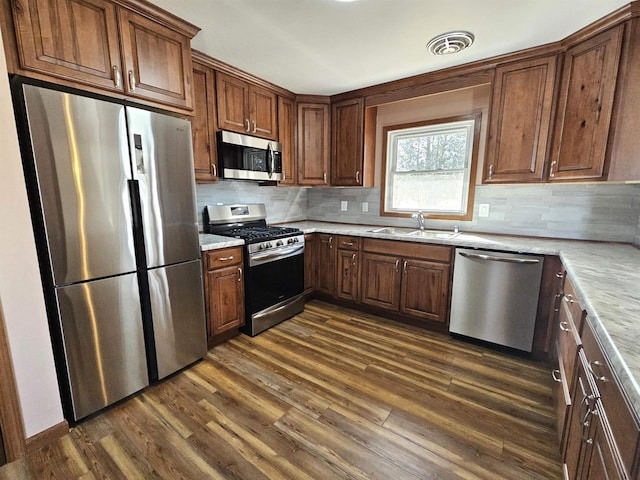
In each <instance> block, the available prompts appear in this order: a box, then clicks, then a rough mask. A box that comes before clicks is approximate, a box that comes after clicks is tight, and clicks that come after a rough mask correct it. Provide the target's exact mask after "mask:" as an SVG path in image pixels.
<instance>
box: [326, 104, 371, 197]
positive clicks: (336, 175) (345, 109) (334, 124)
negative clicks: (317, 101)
mask: <svg viewBox="0 0 640 480" xmlns="http://www.w3.org/2000/svg"><path fill="white" fill-rule="evenodd" d="M363 121H364V100H363V99H362V98H357V99H355V100H345V101H343V102H338V103H336V104H334V105H332V107H331V184H332V185H335V186H360V185H362V173H363V172H362V168H363V167H362V166H363V163H362V162H363V157H362V155H363V151H362V148H363V142H364V138H363V135H364V131H363V128H362V127H363Z"/></svg>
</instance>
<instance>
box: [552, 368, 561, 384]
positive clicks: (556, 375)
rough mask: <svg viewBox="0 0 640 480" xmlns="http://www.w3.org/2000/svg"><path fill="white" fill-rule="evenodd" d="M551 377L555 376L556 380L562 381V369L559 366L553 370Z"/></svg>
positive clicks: (554, 379)
mask: <svg viewBox="0 0 640 480" xmlns="http://www.w3.org/2000/svg"><path fill="white" fill-rule="evenodd" d="M551 378H553V381H554V382H558V383H562V378H560V370H559V369H557V368H554V369H553V370H551Z"/></svg>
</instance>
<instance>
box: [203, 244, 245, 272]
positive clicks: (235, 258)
mask: <svg viewBox="0 0 640 480" xmlns="http://www.w3.org/2000/svg"><path fill="white" fill-rule="evenodd" d="M205 259H206V260H205V261H206V266H207V270H215V269H216V268H223V267H229V266H231V265H238V264H239V263H242V247H232V248H222V249H220V250H209V251H207V252H205Z"/></svg>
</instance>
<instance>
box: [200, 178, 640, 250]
mask: <svg viewBox="0 0 640 480" xmlns="http://www.w3.org/2000/svg"><path fill="white" fill-rule="evenodd" d="M196 193H197V197H198V199H197V200H198V222H199V223H200V227H202V210H203V208H204V206H205V205H213V204H216V203H264V204H266V207H267V215H268V217H267V222H268V223H282V222H294V221H298V220H318V221H325V222H340V223H355V224H365V225H388V226H396V227H416V226H417V224H416V221H415V220H413V219H410V218H394V217H381V216H380V189H379V188H360V187H348V188H339V187H333V188H308V187H306V188H305V187H267V186H260V185H258V184H257V183H254V182H243V181H236V180H223V181H220V182H219V183H215V184H198V185H197V189H196ZM342 202H347V210H346V211H341V204H342ZM363 202H366V204H367V210H368V211H367V212H363V211H362V210H363V208H362V207H363ZM480 204H488V205H489V216H488V217H486V218H480V217H479V216H478V205H480ZM473 210H474V212H473V220H471V221H467V222H461V221H448V220H429V219H427V221H426V225H427V228H436V229H452V228H453V226H454V225H458V226H459V227H460V230H462V231H473V232H485V233H504V234H514V235H530V236H539V237H558V238H574V239H582V240H601V241H616V242H629V243H635V244H636V245H638V246H640V185H638V184H607V183H589V184H584V183H582V184H577V183H576V184H539V185H538V184H535V185H533V184H532V185H522V184H521V185H478V186H477V187H476V193H475V201H474V208H473Z"/></svg>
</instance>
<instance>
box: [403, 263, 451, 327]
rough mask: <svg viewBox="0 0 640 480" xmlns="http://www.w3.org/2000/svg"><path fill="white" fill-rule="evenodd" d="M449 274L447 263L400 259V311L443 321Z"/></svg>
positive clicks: (433, 320) (446, 306) (445, 319)
mask: <svg viewBox="0 0 640 480" xmlns="http://www.w3.org/2000/svg"><path fill="white" fill-rule="evenodd" d="M450 278H451V268H450V266H449V265H448V264H443V263H435V262H425V261H423V260H414V259H407V260H403V262H402V288H401V289H400V312H401V313H405V314H407V315H411V316H412V317H416V318H422V319H424V320H431V321H432V322H446V321H447V316H448V315H447V314H448V311H449V306H448V301H449V280H450Z"/></svg>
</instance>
